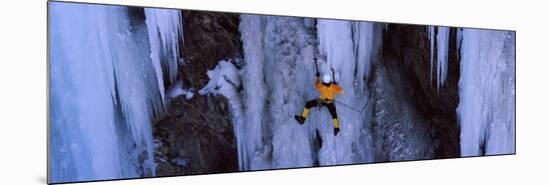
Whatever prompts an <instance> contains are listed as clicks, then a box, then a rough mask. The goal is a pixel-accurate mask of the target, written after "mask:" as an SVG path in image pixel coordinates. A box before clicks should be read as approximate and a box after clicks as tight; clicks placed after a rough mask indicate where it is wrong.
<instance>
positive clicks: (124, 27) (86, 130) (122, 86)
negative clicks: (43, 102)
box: [49, 2, 174, 182]
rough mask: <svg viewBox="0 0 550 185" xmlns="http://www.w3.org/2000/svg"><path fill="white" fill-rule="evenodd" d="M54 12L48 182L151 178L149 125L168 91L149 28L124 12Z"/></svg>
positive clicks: (61, 7) (95, 8)
mask: <svg viewBox="0 0 550 185" xmlns="http://www.w3.org/2000/svg"><path fill="white" fill-rule="evenodd" d="M49 5H50V12H49V13H50V23H51V24H50V61H49V62H50V83H51V84H50V93H51V94H50V98H51V99H50V108H51V109H50V111H51V113H50V115H51V117H50V120H49V121H50V150H49V153H50V159H49V160H50V169H49V170H50V175H51V176H50V177H49V181H50V182H64V181H82V180H98V179H113V178H131V177H140V176H149V175H154V174H155V164H154V162H153V153H152V152H153V148H152V147H153V146H152V131H151V122H152V120H153V116H154V114H155V113H158V111H159V110H162V107H163V99H162V97H163V96H164V90H163V89H161V88H160V87H161V86H160V84H162V83H163V80H162V79H160V80H159V76H158V71H155V70H154V69H155V68H154V65H156V64H155V63H153V62H152V61H151V56H150V55H149V53H150V47H149V45H150V42H149V40H148V38H147V27H146V26H145V24H143V23H141V24H137V25H132V24H130V19H131V18H130V17H128V10H127V9H126V8H124V7H118V6H104V5H85V4H71V3H56V2H51V3H50V4H49ZM152 14H155V13H154V12H149V13H148V16H150V15H152ZM161 27H162V26H161ZM160 30H162V29H160ZM161 32H162V31H161ZM161 35H162V34H161ZM171 44H174V43H171ZM165 45H168V44H165ZM152 46H153V48H156V47H158V45H155V44H152ZM157 49H158V48H157ZM152 50H154V49H152ZM160 60H161V61H166V62H167V63H169V62H172V60H171V59H167V58H162V59H160ZM161 76H162V75H161Z"/></svg>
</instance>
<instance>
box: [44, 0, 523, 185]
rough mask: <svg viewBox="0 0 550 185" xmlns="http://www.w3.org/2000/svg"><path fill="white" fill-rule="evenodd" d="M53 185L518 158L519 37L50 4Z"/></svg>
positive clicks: (511, 33) (418, 27) (306, 19)
mask: <svg viewBox="0 0 550 185" xmlns="http://www.w3.org/2000/svg"><path fill="white" fill-rule="evenodd" d="M48 37H49V40H48V53H49V58H48V78H49V79H48V83H49V84H48V90H49V92H48V93H49V95H48V98H49V100H48V116H49V118H48V145H49V146H48V183H69V182H87V181H100V180H119V179H134V178H150V177H166V176H184V175H197V174H214V173H228V172H243V171H256V170H271V169H289V168H303V167H324V166H334V165H352V164H369V163H382V162H396V161H414V160H429V159H445V158H461V157H474V156H491V155H506V154H515V148H516V145H515V144H516V142H515V141H516V138H515V124H516V123H515V112H516V111H515V106H516V104H515V97H516V95H515V92H516V89H515V79H516V76H515V74H516V71H515V65H516V61H515V50H516V48H515V45H516V43H515V31H511V30H493V29H479V28H466V27H464V28H462V27H447V26H437V25H414V24H401V23H384V22H369V21H358V20H338V19H325V18H313V17H294V16H291V15H288V16H286V15H285V16H283V15H256V14H247V13H226V12H212V11H196V10H181V9H167V8H150V7H136V6H118V5H102V4H85V3H71V2H56V1H50V2H48Z"/></svg>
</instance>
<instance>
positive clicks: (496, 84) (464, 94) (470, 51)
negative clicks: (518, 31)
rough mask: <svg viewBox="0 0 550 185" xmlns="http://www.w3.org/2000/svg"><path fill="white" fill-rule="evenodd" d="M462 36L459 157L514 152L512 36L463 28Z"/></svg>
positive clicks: (513, 38)
mask: <svg viewBox="0 0 550 185" xmlns="http://www.w3.org/2000/svg"><path fill="white" fill-rule="evenodd" d="M461 35H462V39H463V40H462V46H461V61H460V81H459V88H460V89H459V96H460V103H459V106H458V108H457V113H458V117H459V123H460V128H461V135H460V145H461V155H462V156H478V155H495V154H507V153H514V152H515V34H514V33H513V32H505V31H494V30H478V29H464V30H463V31H462V34H461Z"/></svg>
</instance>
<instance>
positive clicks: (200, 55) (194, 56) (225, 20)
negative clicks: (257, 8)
mask: <svg viewBox="0 0 550 185" xmlns="http://www.w3.org/2000/svg"><path fill="white" fill-rule="evenodd" d="M183 27H184V29H183V37H184V47H183V48H182V53H183V56H184V58H185V61H186V64H184V65H183V66H181V67H180V70H179V74H178V75H179V76H180V78H181V79H182V80H183V86H184V87H189V88H196V89H199V88H202V87H203V86H204V85H206V84H207V83H208V76H206V70H209V69H212V68H214V66H216V65H217V64H218V61H220V60H221V59H225V58H236V57H240V56H241V54H242V43H241V40H240V32H239V15H238V14H230V13H216V12H202V11H183Z"/></svg>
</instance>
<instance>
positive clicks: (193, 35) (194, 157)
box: [153, 11, 242, 176]
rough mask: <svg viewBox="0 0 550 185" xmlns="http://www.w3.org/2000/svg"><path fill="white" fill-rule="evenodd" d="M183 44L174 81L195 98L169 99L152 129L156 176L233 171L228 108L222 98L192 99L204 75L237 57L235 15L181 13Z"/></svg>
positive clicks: (234, 160)
mask: <svg viewBox="0 0 550 185" xmlns="http://www.w3.org/2000/svg"><path fill="white" fill-rule="evenodd" d="M182 16H183V23H182V25H183V43H182V44H181V45H180V46H182V47H181V48H180V53H181V54H182V56H183V60H182V61H183V62H181V61H180V62H179V64H178V75H177V82H176V83H182V84H181V85H182V87H184V88H185V89H190V90H193V91H194V93H195V96H193V98H191V99H186V98H185V95H181V96H179V97H175V98H173V99H171V100H169V104H168V105H167V111H166V112H165V114H164V115H163V117H162V118H160V119H159V121H157V122H155V123H154V125H153V136H154V140H155V162H156V163H157V175H158V176H172V175H186V174H205V173H220V172H233V171H238V169H239V167H238V156H237V146H236V138H235V134H234V132H233V131H234V130H233V125H232V123H231V114H230V112H229V104H228V101H227V99H226V98H224V97H222V96H210V95H205V96H202V95H198V92H197V90H198V89H201V88H202V87H204V86H205V85H206V84H207V83H208V80H209V78H208V76H207V71H208V70H211V69H213V68H214V67H215V66H216V65H217V64H218V62H219V61H220V60H222V59H234V58H239V57H240V55H241V53H242V51H241V50H242V43H241V41H240V39H239V38H240V33H239V30H238V24H239V17H238V14H228V13H216V12H202V11H182Z"/></svg>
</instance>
